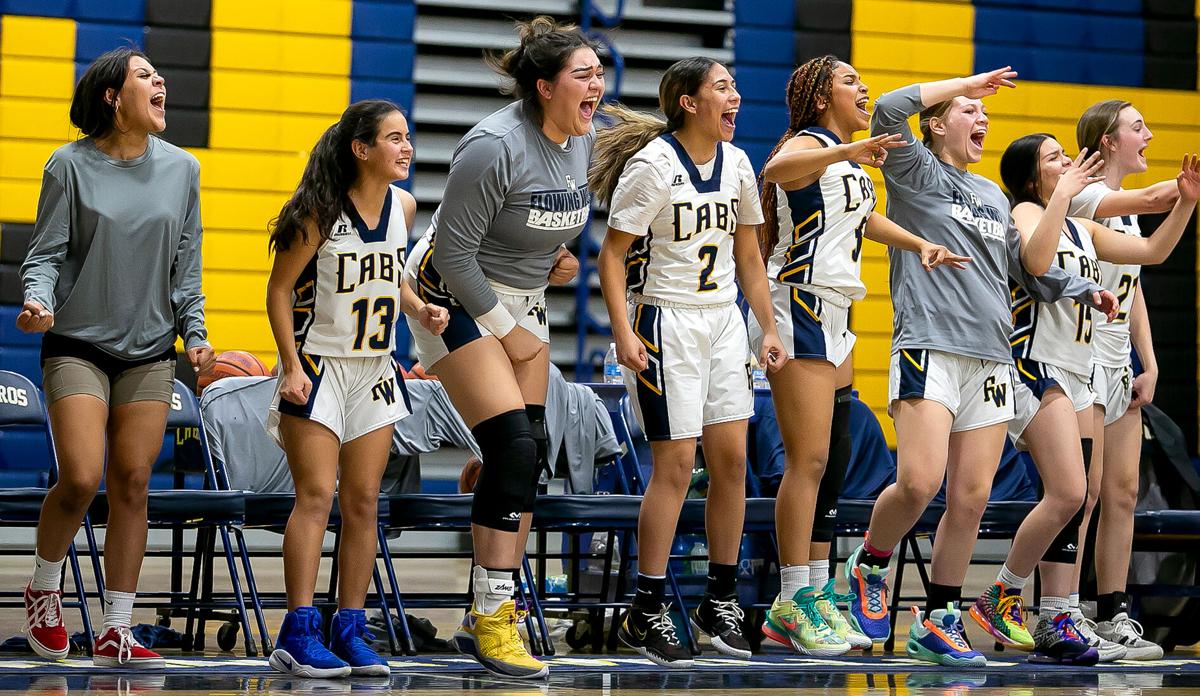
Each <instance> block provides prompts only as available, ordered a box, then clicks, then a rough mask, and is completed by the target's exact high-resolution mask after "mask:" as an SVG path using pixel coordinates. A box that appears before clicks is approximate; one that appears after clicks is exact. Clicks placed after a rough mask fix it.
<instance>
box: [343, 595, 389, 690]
mask: <svg viewBox="0 0 1200 696" xmlns="http://www.w3.org/2000/svg"><path fill="white" fill-rule="evenodd" d="M373 640H375V636H374V635H372V634H371V632H370V631H368V630H367V612H366V611H364V610H362V609H339V610H338V611H337V613H336V614H334V615H333V625H331V626H330V627H329V651H330V652H332V653H333V654H334V655H337V656H338V657H339V658H341V659H342V661H343V662H345V663H346V664H348V665H350V676H352V677H386V676H388V675H389V674H391V673H392V670H391V668H389V667H388V663H387V660H385V659H383V658H382V657H380V656H379V654H378V653H376V652H375V651H374V650H372V649H371V641H373Z"/></svg>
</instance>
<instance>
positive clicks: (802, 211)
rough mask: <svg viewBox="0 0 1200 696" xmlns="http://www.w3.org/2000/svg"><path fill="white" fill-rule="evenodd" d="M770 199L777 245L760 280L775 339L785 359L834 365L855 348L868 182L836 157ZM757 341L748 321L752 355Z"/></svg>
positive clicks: (871, 203) (828, 141)
mask: <svg viewBox="0 0 1200 696" xmlns="http://www.w3.org/2000/svg"><path fill="white" fill-rule="evenodd" d="M799 136H808V137H811V138H814V139H816V140H817V142H819V143H820V144H821V147H833V146H835V145H840V144H841V141H840V140H839V139H838V137H837V136H836V135H834V134H833V133H832V132H830V131H828V130H826V129H824V128H818V127H811V128H807V129H805V130H803V131H801V132H800V133H799V135H797V137H799ZM776 200H777V201H778V203H777V213H778V220H779V241H778V242H776V244H775V248H774V250H773V251H772V252H771V256H770V258H768V259H767V277H768V282H769V284H770V289H771V304H772V307H773V308H774V314H775V325H776V326H777V327H778V331H779V337H780V339H781V340H783V342H784V344H785V345H787V346H788V350H789V354H790V357H793V358H814V359H818V360H828V361H829V362H831V363H833V365H835V366H837V365H841V364H842V362H843V361H844V360H845V359H846V357H847V356H849V355H850V351H851V350H853V348H854V341H855V336H854V334H853V333H852V332H851V331H850V304H851V302H853V301H854V300H861V299H862V298H863V297H865V296H866V294H867V289H866V286H865V285H863V282H862V277H861V267H862V255H861V252H862V238H863V231H864V230H865V229H866V225H867V219H868V218H870V217H871V213H872V212H873V211H874V210H875V201H876V197H875V185H874V183H873V182H872V181H871V177H870V176H869V175H868V174H867V173H866V172H865V171H863V168H862V167H861V166H859V165H858V164H857V163H856V162H849V161H845V160H843V161H840V162H835V163H833V164H831V165H829V166H827V167H826V168H825V172H824V173H823V174H822V175H821V177H820V178H819V179H817V180H816V181H815V182H813V183H812V184H809V185H808V186H805V187H804V188H801V189H798V190H795V191H784V190H783V188H782V187H779V186H776ZM762 339H763V330H762V327H761V326H759V324H758V321H757V320H756V319H755V318H754V317H753V316H751V317H750V343H751V345H752V346H753V348H754V351H755V352H756V353H757V352H759V350H760V349H761V347H762Z"/></svg>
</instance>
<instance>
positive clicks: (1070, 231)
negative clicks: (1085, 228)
mask: <svg viewBox="0 0 1200 696" xmlns="http://www.w3.org/2000/svg"><path fill="white" fill-rule="evenodd" d="M1067 236H1068V237H1069V238H1070V240H1071V243H1072V244H1074V245H1075V246H1076V247H1078V248H1080V249H1082V248H1083V239H1082V238H1081V237H1080V236H1079V226H1078V225H1076V224H1075V223H1074V222H1071V219H1070V218H1067Z"/></svg>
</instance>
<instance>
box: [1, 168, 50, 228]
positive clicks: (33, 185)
mask: <svg viewBox="0 0 1200 696" xmlns="http://www.w3.org/2000/svg"><path fill="white" fill-rule="evenodd" d="M39 188H41V182H38V181H27V180H14V179H0V220H4V221H5V222H33V220H34V218H35V217H37V200H38V189H39Z"/></svg>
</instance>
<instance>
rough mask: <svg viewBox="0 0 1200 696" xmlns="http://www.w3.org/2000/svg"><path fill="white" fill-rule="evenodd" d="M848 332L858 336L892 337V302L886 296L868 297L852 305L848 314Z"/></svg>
mask: <svg viewBox="0 0 1200 696" xmlns="http://www.w3.org/2000/svg"><path fill="white" fill-rule="evenodd" d="M850 330H851V331H853V332H854V333H855V334H856V335H858V336H864V335H866V334H878V335H882V336H887V337H889V338H890V337H891V335H892V301H891V299H890V298H888V297H887V296H886V295H884V296H876V297H868V298H866V299H864V300H861V301H859V302H855V303H854V310H853V311H852V312H851V313H850Z"/></svg>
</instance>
